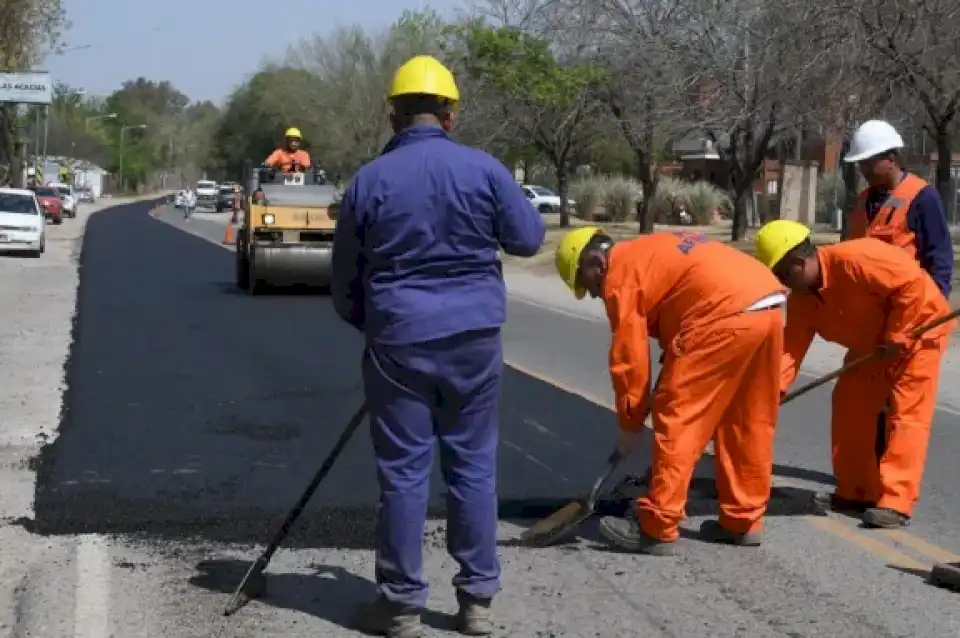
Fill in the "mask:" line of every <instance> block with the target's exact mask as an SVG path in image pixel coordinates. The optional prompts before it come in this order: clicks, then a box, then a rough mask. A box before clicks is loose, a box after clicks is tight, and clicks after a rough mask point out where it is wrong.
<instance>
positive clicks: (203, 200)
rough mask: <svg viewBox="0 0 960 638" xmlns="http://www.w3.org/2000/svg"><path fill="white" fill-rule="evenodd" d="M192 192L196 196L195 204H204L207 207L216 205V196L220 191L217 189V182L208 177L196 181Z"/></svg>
mask: <svg viewBox="0 0 960 638" xmlns="http://www.w3.org/2000/svg"><path fill="white" fill-rule="evenodd" d="M193 192H194V193H195V194H196V196H197V206H206V207H208V208H216V207H217V198H218V197H219V196H220V191H219V190H217V183H216V182H214V181H211V180H209V179H201V180H199V181H198V182H197V186H196V188H194V189H193Z"/></svg>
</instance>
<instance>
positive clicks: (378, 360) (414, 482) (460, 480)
mask: <svg viewBox="0 0 960 638" xmlns="http://www.w3.org/2000/svg"><path fill="white" fill-rule="evenodd" d="M544 234H545V227H544V223H543V221H542V219H541V217H540V214H539V213H538V212H537V211H536V210H535V209H534V207H533V206H532V205H531V204H530V202H529V201H528V200H527V199H526V197H525V196H524V194H523V191H522V190H521V189H520V187H519V186H518V185H517V184H516V183H515V182H514V180H513V178H512V176H511V175H510V173H509V172H508V171H507V170H506V168H505V167H504V166H503V165H502V164H500V163H499V162H498V161H497V160H496V159H494V158H493V157H491V156H490V155H488V154H487V153H485V152H483V151H480V150H476V149H472V148H469V147H465V146H461V145H459V144H457V143H455V142H453V141H452V140H450V139H449V138H448V137H447V135H446V133H444V131H443V130H442V129H440V128H439V127H433V126H413V127H410V128H407V129H405V130H403V131H401V132H400V133H398V134H397V135H395V136H394V137H393V139H392V140H391V141H390V143H389V144H388V145H387V147H386V148H385V149H384V152H383V154H382V155H381V156H380V157H379V158H378V159H376V160H374V161H373V162H371V163H369V164H367V165H366V166H364V167H363V168H361V169H360V171H359V172H358V173H357V174H356V176H355V177H354V179H353V181H352V182H351V184H350V185H349V186H348V188H347V191H346V193H345V194H344V198H343V202H342V203H341V208H340V216H339V218H338V220H337V230H336V238H335V241H334V252H333V291H332V292H333V298H334V307H335V308H336V310H337V312H338V314H339V315H340V316H341V317H342V318H343V319H344V320H346V321H348V322H350V323H351V324H353V325H354V326H355V327H356V328H357V329H359V330H361V331H363V333H364V335H365V337H366V350H365V352H364V355H363V357H364V359H363V380H364V390H365V393H366V399H367V405H368V408H369V410H370V424H371V428H372V438H373V444H374V453H375V456H376V463H377V475H378V479H379V483H380V491H381V497H380V511H379V527H378V541H377V552H376V565H377V566H376V579H377V584H378V587H379V589H380V593H381V595H382V596H384V597H385V598H387V599H389V600H391V601H394V602H397V603H400V604H403V605H407V606H410V607H414V608H423V607H424V605H425V604H426V600H427V583H426V582H425V581H424V579H423V574H422V571H423V570H422V555H421V553H422V546H423V532H424V526H425V523H426V513H427V502H428V499H429V493H430V485H429V483H430V473H431V469H432V465H433V450H434V446H435V441H436V440H437V439H439V443H440V463H441V469H442V473H443V477H444V480H445V482H446V484H447V486H448V496H447V499H448V502H447V506H448V521H447V548H448V551H449V552H450V554H451V555H452V556H453V558H454V559H455V560H456V561H457V563H458V564H459V566H460V572H459V573H458V574H457V576H456V577H455V578H454V586H455V587H456V588H457V589H458V591H460V592H462V593H464V594H467V595H470V596H474V597H477V598H492V597H493V595H494V594H495V593H496V592H497V591H498V589H499V580H500V565H499V561H498V558H497V546H496V531H497V495H496V452H497V443H498V430H499V423H498V415H499V405H498V400H499V394H500V379H501V375H502V371H503V355H502V346H501V341H500V327H501V326H502V325H503V322H504V321H505V320H506V289H505V286H504V282H503V276H502V272H501V264H500V259H499V255H498V251H499V250H503V251H504V252H506V253H508V254H513V255H520V256H532V255H534V254H536V252H537V251H538V250H539V248H540V246H541V244H542V243H543V238H544Z"/></svg>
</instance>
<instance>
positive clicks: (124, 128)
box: [120, 124, 147, 193]
mask: <svg viewBox="0 0 960 638" xmlns="http://www.w3.org/2000/svg"><path fill="white" fill-rule="evenodd" d="M145 128H147V125H146V124H133V125H131V126H121V127H120V192H121V193H122V192H123V136H124V134H125V133H126V132H127V131H133V130H137V129H139V130H141V131H142V130H143V129H145Z"/></svg>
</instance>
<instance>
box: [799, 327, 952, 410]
mask: <svg viewBox="0 0 960 638" xmlns="http://www.w3.org/2000/svg"><path fill="white" fill-rule="evenodd" d="M957 317H960V309H957V310H954V311H952V312H950V313H948V314H945V315H944V316H942V317H940V318H939V319H935V320H933V321H931V322H930V323H927V324H924V325H922V326H920V327H919V328H917V329H916V330H914V331H913V332H911V333H910V337H911V338H913V339H919V338H920V337H922V336H923V334H924V333H926V332H929V331H930V330H933V329H934V328H938V327H940V326H942V325H943V324H945V323H947V322H948V321H950V320H951V319H956V318H957ZM881 351H882V350H881V348H877V350H875V351H873V352H871V353H870V354H865V355H863V356H862V357H857V358H856V359H854V360H853V361H851V362H850V363H847V364H846V365H844V366H843V367H842V368H839V369H837V370H834V371H833V372H831V373H830V374H826V375H824V376H822V377H820V378H819V379H814V380H813V381H811V382H810V383H808V384H806V385H804V386H801V387H799V388H797V389H796V390H794V391H793V392H789V393H787V394H785V395H784V396H783V398H782V399H780V405H783V404H784V403H789V402H790V401H793V400H794V399H796V398H797V397H798V396H800V395H802V394H806V393H807V392H810V390H813V389H815V388H819V387H820V386H822V385H823V384H825V383H829V382H831V381H833V380H834V379H836V378H837V377H839V376H840V375H841V374H843V373H844V372H847V371H848V370H852V369H853V368H856V367H857V366H859V365H860V364H863V363H866V362H867V361H870V360H872V359H873V358H875V357H877V356H878V355H879V354H880V353H881Z"/></svg>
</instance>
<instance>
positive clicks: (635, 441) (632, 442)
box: [617, 430, 643, 456]
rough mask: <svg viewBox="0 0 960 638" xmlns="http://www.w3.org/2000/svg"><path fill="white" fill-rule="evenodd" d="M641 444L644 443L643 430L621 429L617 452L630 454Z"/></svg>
mask: <svg viewBox="0 0 960 638" xmlns="http://www.w3.org/2000/svg"><path fill="white" fill-rule="evenodd" d="M641 445H643V431H642V430H641V431H640V432H628V431H626V430H620V436H619V439H618V440H617V452H618V453H620V455H621V456H630V455H631V454H633V453H634V452H636V451H637V450H639V449H640V446H641Z"/></svg>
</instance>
